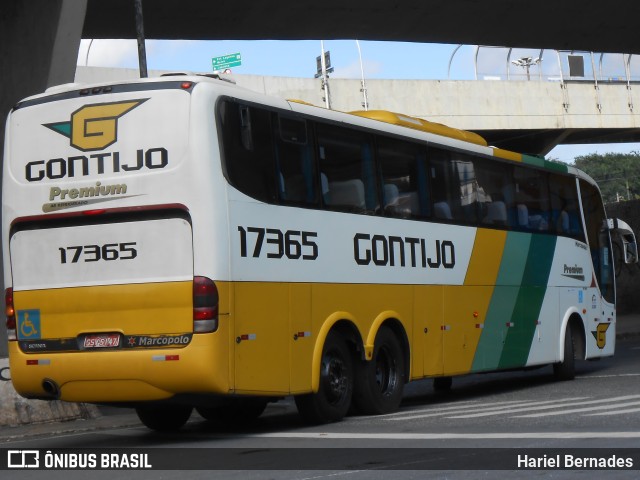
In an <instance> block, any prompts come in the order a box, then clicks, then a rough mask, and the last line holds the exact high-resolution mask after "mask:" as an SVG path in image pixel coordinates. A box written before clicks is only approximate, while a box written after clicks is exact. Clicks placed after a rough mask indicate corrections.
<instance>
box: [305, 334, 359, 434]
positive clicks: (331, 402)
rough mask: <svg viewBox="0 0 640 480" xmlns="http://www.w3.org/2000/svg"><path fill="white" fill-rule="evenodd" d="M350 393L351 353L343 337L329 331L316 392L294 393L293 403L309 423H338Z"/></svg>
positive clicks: (351, 382) (351, 378)
mask: <svg viewBox="0 0 640 480" xmlns="http://www.w3.org/2000/svg"><path fill="white" fill-rule="evenodd" d="M352 395H353V361H352V359H351V352H350V351H349V348H348V347H347V344H346V342H345V340H344V338H343V337H342V336H341V335H339V334H338V333H336V332H331V333H329V335H328V336H327V339H326V341H325V343H324V347H323V349H322V360H321V362H320V386H319V388H318V392H317V393H309V394H306V395H298V396H296V397H295V402H296V406H297V407H298V412H299V413H300V415H301V416H302V418H303V419H304V420H305V421H306V422H308V423H312V424H321V423H330V422H337V421H339V420H341V419H342V418H343V417H344V416H345V415H346V414H347V411H348V410H349V405H351V397H352Z"/></svg>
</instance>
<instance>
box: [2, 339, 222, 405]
mask: <svg viewBox="0 0 640 480" xmlns="http://www.w3.org/2000/svg"><path fill="white" fill-rule="evenodd" d="M219 333H221V332H218V334H215V333H214V334H201V335H194V336H193V340H192V342H191V343H190V344H189V345H188V346H186V347H184V348H164V349H151V348H145V349H139V350H137V349H136V350H126V351H124V350H123V351H113V350H111V351H104V352H103V351H90V352H69V353H38V354H26V353H24V352H22V351H21V350H20V348H19V347H18V343H17V342H13V341H12V342H9V364H10V368H11V379H12V382H13V385H14V388H15V389H16V391H17V392H18V393H19V394H20V395H22V396H23V397H26V398H40V399H47V398H49V399H60V400H65V401H69V402H87V403H112V402H138V401H153V400H164V399H168V398H171V397H173V396H174V395H176V394H185V393H186V394H199V393H204V394H226V393H229V392H230V383H229V374H228V372H229V360H228V356H227V355H226V353H224V352H226V351H227V349H226V348H220V347H221V345H220V341H221V340H222V338H220V335H219Z"/></svg>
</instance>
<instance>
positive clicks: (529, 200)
mask: <svg viewBox="0 0 640 480" xmlns="http://www.w3.org/2000/svg"><path fill="white" fill-rule="evenodd" d="M513 176H514V184H515V192H514V196H515V199H514V202H515V205H516V215H515V216H516V228H518V229H520V230H525V231H529V232H546V231H549V229H550V222H551V218H550V208H549V175H548V174H547V173H546V172H542V171H539V170H533V169H528V168H522V167H514V170H513Z"/></svg>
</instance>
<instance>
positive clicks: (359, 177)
mask: <svg viewBox="0 0 640 480" xmlns="http://www.w3.org/2000/svg"><path fill="white" fill-rule="evenodd" d="M317 137H318V158H319V162H320V172H321V179H322V184H323V185H322V190H323V198H324V202H325V205H326V206H327V207H328V208H329V209H331V210H339V211H346V212H354V213H368V214H374V213H375V212H377V210H378V208H379V202H378V194H377V188H376V176H375V168H374V161H373V149H372V147H371V138H370V137H369V136H368V135H366V134H363V133H360V132H357V131H349V130H346V129H343V128H339V127H334V126H329V125H324V124H318V125H317ZM325 179H326V180H325ZM325 190H326V191H325Z"/></svg>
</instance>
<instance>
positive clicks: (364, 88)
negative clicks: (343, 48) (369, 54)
mask: <svg viewBox="0 0 640 480" xmlns="http://www.w3.org/2000/svg"><path fill="white" fill-rule="evenodd" d="M356 45H357V47H358V58H359V59H360V84H361V85H362V88H360V91H361V92H362V107H363V108H364V109H365V111H367V110H369V101H368V100H367V85H366V83H365V82H364V67H363V66H362V51H361V50H360V42H359V41H358V40H356Z"/></svg>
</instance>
